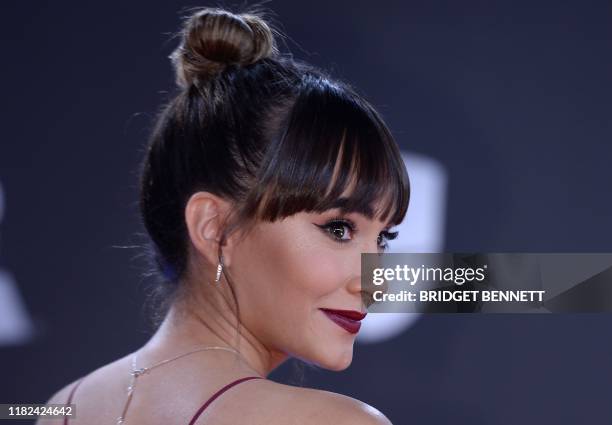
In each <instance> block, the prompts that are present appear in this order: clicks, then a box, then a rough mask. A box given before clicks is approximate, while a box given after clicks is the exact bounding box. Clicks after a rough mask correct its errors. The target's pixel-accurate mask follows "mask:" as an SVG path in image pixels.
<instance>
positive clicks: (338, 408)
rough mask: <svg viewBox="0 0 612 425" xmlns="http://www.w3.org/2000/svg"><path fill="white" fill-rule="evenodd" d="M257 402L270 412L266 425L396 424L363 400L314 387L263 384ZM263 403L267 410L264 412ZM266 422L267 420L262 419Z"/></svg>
mask: <svg viewBox="0 0 612 425" xmlns="http://www.w3.org/2000/svg"><path fill="white" fill-rule="evenodd" d="M261 384H263V385H260V386H259V389H261V392H259V396H258V397H257V399H258V400H257V402H256V403H255V404H256V405H257V406H258V407H259V408H260V409H259V412H262V411H267V412H269V417H266V418H265V420H263V421H262V423H267V424H271V425H275V424H279V425H280V424H283V425H286V424H304V425H314V424H317V425H325V424H330V425H349V424H351V425H353V424H356V425H392V423H391V421H389V419H388V418H387V417H386V416H385V415H384V414H383V413H381V412H380V411H379V410H377V409H376V408H374V407H372V406H370V405H368V404H367V403H364V402H363V401H361V400H358V399H355V398H352V397H349V396H346V395H342V394H338V393H334V392H331V391H325V390H319V389H314V388H304V387H295V386H290V385H284V384H280V383H276V382H273V381H266V382H265V383H264V382H262V383H261ZM262 401H263V404H265V405H266V407H265V409H261V407H262ZM261 419H264V418H261Z"/></svg>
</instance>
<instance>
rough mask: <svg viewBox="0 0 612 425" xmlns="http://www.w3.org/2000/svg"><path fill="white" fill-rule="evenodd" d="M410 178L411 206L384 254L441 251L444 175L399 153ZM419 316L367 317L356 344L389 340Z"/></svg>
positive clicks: (432, 163)
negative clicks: (395, 237)
mask: <svg viewBox="0 0 612 425" xmlns="http://www.w3.org/2000/svg"><path fill="white" fill-rule="evenodd" d="M402 158H403V159H404V164H405V165H406V169H407V170H408V177H409V178H410V204H409V206H408V212H407V213H406V217H405V218H404V221H403V222H402V223H401V224H400V225H399V226H396V227H395V228H394V229H395V230H398V231H399V235H398V237H397V239H395V240H393V241H389V249H388V251H387V252H398V253H399V252H432V253H434V252H441V251H442V250H443V248H444V234H445V228H444V225H445V221H446V199H447V180H448V178H447V172H446V169H445V168H444V167H443V166H442V164H441V163H440V162H438V161H436V160H435V159H433V158H430V157H427V156H424V155H419V154H414V153H411V152H402ZM419 316H420V313H406V312H401V311H397V312H387V313H376V314H368V315H367V317H366V318H365V319H364V320H363V322H362V327H361V329H360V331H359V333H358V334H357V341H358V342H362V343H378V342H384V341H387V340H390V339H392V338H394V337H396V336H398V335H400V334H401V333H402V332H404V331H405V330H406V329H408V328H409V327H410V326H412V325H413V324H414V322H415V321H416V320H417V319H418V318H419Z"/></svg>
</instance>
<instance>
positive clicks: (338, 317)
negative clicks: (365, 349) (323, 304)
mask: <svg viewBox="0 0 612 425" xmlns="http://www.w3.org/2000/svg"><path fill="white" fill-rule="evenodd" d="M321 310H322V311H323V313H325V314H326V315H327V317H329V318H330V319H331V320H332V321H333V322H334V323H335V324H337V325H338V326H340V327H342V328H344V329H345V330H346V331H347V332H350V333H352V334H356V333H357V332H359V328H360V327H361V323H360V320H362V319H363V318H364V317H366V314H367V313H361V312H359V311H355V310H333V309H328V308H322V309H321Z"/></svg>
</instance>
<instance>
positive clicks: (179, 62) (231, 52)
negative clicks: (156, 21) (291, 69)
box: [170, 8, 277, 87]
mask: <svg viewBox="0 0 612 425" xmlns="http://www.w3.org/2000/svg"><path fill="white" fill-rule="evenodd" d="M181 34H182V40H181V43H180V45H179V46H178V47H177V48H176V50H174V52H172V54H171V55H170V59H171V60H172V63H173V64H174V67H175V70H176V82H177V84H178V85H179V86H181V87H187V86H189V85H190V84H191V83H192V82H194V81H195V80H196V79H204V80H205V79H208V78H211V77H212V76H214V75H215V74H217V73H219V72H220V71H221V70H223V69H224V68H225V67H226V65H230V64H231V65H248V64H250V63H253V62H256V61H258V60H260V59H263V58H266V57H269V56H272V55H275V54H276V53H277V48H276V45H275V42H274V36H273V34H272V30H271V29H270V27H269V26H268V24H267V23H266V22H265V21H264V20H263V19H262V18H260V17H259V16H257V15H254V14H238V15H237V14H234V13H231V12H228V11H226V10H223V9H217V8H214V9H213V8H205V9H200V10H198V11H197V12H196V13H194V14H193V15H191V16H189V17H188V18H187V20H186V22H185V24H184V26H183V29H182V32H181Z"/></svg>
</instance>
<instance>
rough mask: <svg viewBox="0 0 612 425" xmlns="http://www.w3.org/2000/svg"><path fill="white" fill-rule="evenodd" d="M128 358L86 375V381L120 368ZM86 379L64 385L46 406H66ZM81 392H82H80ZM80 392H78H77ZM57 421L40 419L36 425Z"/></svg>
mask: <svg viewBox="0 0 612 425" xmlns="http://www.w3.org/2000/svg"><path fill="white" fill-rule="evenodd" d="M126 358H127V357H124V358H122V359H118V360H115V361H113V362H112V363H109V364H107V365H104V366H101V367H99V368H98V369H96V370H94V371H92V372H91V373H88V374H86V375H85V376H84V377H87V379H86V380H85V381H89V380H91V379H92V378H96V377H97V376H98V375H102V374H105V373H109V372H110V371H111V370H113V369H115V368H117V367H119V365H121V364H123V363H125V361H126V360H125V359H126ZM84 377H79V378H77V379H75V380H73V381H72V382H70V383H68V384H67V385H64V386H63V387H61V388H60V389H59V390H57V391H55V393H53V394H52V395H51V397H50V398H49V399H48V400H47V401H46V402H45V404H64V403H66V402H67V401H68V398H69V397H70V393H71V392H72V391H73V390H75V389H76V386H77V385H78V384H79V382H80V381H81V379H82V378H84ZM79 391H80V390H79ZM77 392H78V391H77ZM57 423H58V422H57V419H50V418H43V417H41V418H39V419H38V420H37V421H36V423H35V425H57Z"/></svg>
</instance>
